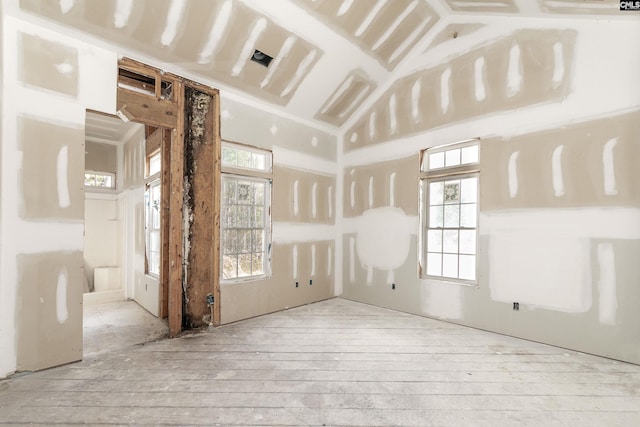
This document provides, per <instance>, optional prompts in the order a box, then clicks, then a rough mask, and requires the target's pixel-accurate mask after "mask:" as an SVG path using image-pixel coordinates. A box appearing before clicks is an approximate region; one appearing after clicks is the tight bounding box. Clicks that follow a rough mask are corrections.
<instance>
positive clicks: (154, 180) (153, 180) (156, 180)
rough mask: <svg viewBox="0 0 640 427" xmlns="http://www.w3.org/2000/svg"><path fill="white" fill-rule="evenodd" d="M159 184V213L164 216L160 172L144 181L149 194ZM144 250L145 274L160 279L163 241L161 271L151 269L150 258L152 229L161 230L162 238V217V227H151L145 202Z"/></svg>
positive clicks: (160, 266)
mask: <svg viewBox="0 0 640 427" xmlns="http://www.w3.org/2000/svg"><path fill="white" fill-rule="evenodd" d="M156 185H157V186H158V187H160V208H159V212H158V214H159V215H160V216H161V217H162V182H161V181H160V172H158V173H155V174H153V175H151V176H150V177H148V178H145V183H144V192H145V194H146V193H147V192H148V193H149V195H150V194H151V191H150V190H151V187H152V186H156ZM144 215H145V218H144V238H145V241H144V252H145V256H146V258H147V262H146V265H145V275H147V276H150V277H153V278H155V279H160V271H161V270H162V242H160V265H159V271H158V273H155V272H152V271H151V270H150V269H149V264H150V262H151V261H150V260H151V247H150V246H151V245H150V243H151V231H152V230H157V231H159V232H160V239H162V218H160V228H157V229H156V228H154V229H152V228H151V219H150V217H148V216H147V206H146V204H145V211H144Z"/></svg>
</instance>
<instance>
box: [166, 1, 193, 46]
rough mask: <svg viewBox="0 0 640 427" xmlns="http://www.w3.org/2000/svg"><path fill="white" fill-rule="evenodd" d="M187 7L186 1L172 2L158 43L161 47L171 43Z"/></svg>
mask: <svg viewBox="0 0 640 427" xmlns="http://www.w3.org/2000/svg"><path fill="white" fill-rule="evenodd" d="M186 7H187V2H186V0H172V1H171V6H169V12H168V13H167V22H166V23H165V26H164V31H163V32H162V35H161V36H160V43H162V45H163V46H169V45H171V43H173V40H174V39H175V38H176V34H177V33H178V25H180V21H181V20H182V15H183V14H184V9H185V8H186Z"/></svg>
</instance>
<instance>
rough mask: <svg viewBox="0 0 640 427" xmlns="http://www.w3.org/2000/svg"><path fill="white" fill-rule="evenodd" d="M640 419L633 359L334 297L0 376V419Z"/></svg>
mask: <svg viewBox="0 0 640 427" xmlns="http://www.w3.org/2000/svg"><path fill="white" fill-rule="evenodd" d="M3 423H4V424H21V423H38V424H55V423H60V424H76V423H87V424H93V425H100V424H110V425H113V424H148V425H160V424H178V425H190V424H200V425H242V426H257V425H265V426H266V425H289V426H303V425H315V426H323V425H327V426H338V425H339V426H344V425H350V426H389V425H406V426H430V425H434V426H435V425H437V426H441V425H442V426H443V425H451V426H500V425H505V426H512V425H531V426H536V427H541V426H554V425H558V426H560V425H562V426H569V425H571V426H608V427H609V426H640V366H637V365H631V364H626V363H622V362H616V361H612V360H608V359H602V358H598V357H594V356H589V355H584V354H579V353H576V352H572V351H568V350H563V349H558V348H555V347H550V346H545V345H541V344H536V343H531V342H528V341H522V340H518V339H514V338H509V337H504V336H501V335H496V334H492V333H488V332H483V331H478V330H474V329H469V328H464V327H460V326H456V325H452V324H448V323H443V322H438V321H434V320H430V319H426V318H421V317H417V316H412V315H408V314H403V313H398V312H394V311H389V310H384V309H380V308H376V307H371V306H367V305H363V304H358V303H354V302H350V301H346V300H342V299H333V300H329V301H324V302H321V303H318V304H313V305H309V306H305V307H300V308H296V309H292V310H289V311H285V312H281V313H277V314H272V315H269V316H264V317H260V318H256V319H251V320H248V321H244V322H239V323H236V324H233V325H228V326H224V327H221V328H218V329H216V330H214V331H211V332H205V333H199V334H194V335H190V336H185V337H182V338H179V339H174V340H164V341H159V342H154V343H150V344H146V345H141V346H135V347H131V348H129V349H127V350H120V351H116V352H112V353H103V354H100V355H97V356H95V357H93V358H90V359H87V360H85V361H84V362H82V363H78V364H73V365H68V366H64V367H60V368H56V369H51V370H48V371H44V372H39V373H35V374H31V375H24V376H21V377H17V378H13V379H11V380H7V381H0V424H3Z"/></svg>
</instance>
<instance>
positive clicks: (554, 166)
mask: <svg viewBox="0 0 640 427" xmlns="http://www.w3.org/2000/svg"><path fill="white" fill-rule="evenodd" d="M563 150H564V145H559V146H558V147H556V149H555V150H553V154H552V155H551V173H552V174H553V193H554V194H555V195H556V197H562V196H564V178H563V176H562V151H563Z"/></svg>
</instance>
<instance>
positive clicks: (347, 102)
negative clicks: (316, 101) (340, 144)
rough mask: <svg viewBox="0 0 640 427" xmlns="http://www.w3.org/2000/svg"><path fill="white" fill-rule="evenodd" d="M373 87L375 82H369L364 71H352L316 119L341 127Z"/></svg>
mask: <svg viewBox="0 0 640 427" xmlns="http://www.w3.org/2000/svg"><path fill="white" fill-rule="evenodd" d="M375 87H376V84H375V82H373V81H371V80H369V79H368V78H367V75H366V73H365V72H364V71H362V70H357V71H352V72H351V73H349V75H348V76H347V78H346V79H345V80H344V81H343V82H342V83H340V85H339V86H338V88H337V89H336V90H335V91H334V92H333V93H332V94H331V96H329V98H328V99H327V102H325V104H324V105H323V106H322V108H321V109H320V111H319V112H318V114H316V118H317V119H319V120H322V121H325V122H327V123H331V124H334V125H336V126H341V125H342V124H343V123H344V122H345V121H346V120H347V119H348V118H349V116H351V114H352V113H353V112H354V111H355V110H356V109H357V108H358V107H359V106H360V104H361V103H362V101H364V100H365V99H366V98H367V97H368V96H369V95H370V94H371V92H373V90H374V89H375Z"/></svg>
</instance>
